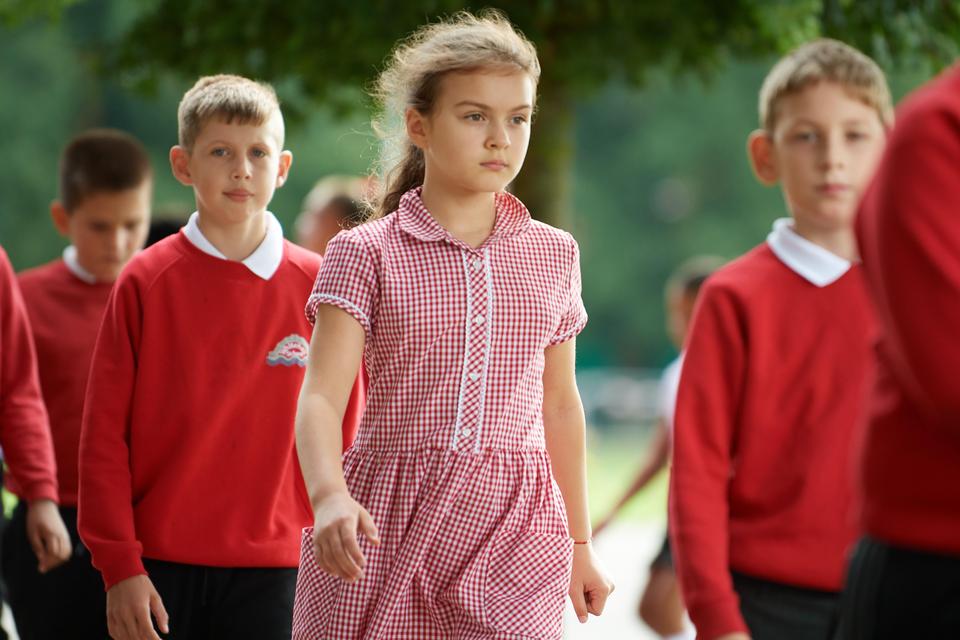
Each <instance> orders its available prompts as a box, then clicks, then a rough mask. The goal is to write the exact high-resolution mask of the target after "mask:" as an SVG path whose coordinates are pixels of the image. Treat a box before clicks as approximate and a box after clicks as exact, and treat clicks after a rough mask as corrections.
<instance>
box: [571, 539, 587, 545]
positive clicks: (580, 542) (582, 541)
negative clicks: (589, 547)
mask: <svg viewBox="0 0 960 640" xmlns="http://www.w3.org/2000/svg"><path fill="white" fill-rule="evenodd" d="M591 540H592V538H587V539H586V540H574V541H573V544H590V541H591Z"/></svg>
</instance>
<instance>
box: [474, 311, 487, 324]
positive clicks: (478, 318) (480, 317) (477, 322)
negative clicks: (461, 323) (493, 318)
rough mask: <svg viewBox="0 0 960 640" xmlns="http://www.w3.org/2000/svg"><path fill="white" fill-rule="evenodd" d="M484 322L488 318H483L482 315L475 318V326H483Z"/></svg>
mask: <svg viewBox="0 0 960 640" xmlns="http://www.w3.org/2000/svg"><path fill="white" fill-rule="evenodd" d="M484 320H486V318H484V317H483V314H482V313H481V314H479V315H476V316H474V317H473V323H474V324H483V321H484Z"/></svg>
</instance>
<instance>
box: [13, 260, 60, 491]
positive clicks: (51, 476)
mask: <svg viewBox="0 0 960 640" xmlns="http://www.w3.org/2000/svg"><path fill="white" fill-rule="evenodd" d="M0 446H2V447H3V455H4V458H5V460H6V462H7V465H8V466H9V467H10V473H11V475H12V476H13V477H14V478H15V479H16V481H17V485H18V486H19V487H20V491H21V492H22V495H21V497H22V498H25V499H26V500H39V499H49V500H53V501H54V502H56V501H57V498H58V493H57V467H56V461H55V458H54V455H53V439H52V437H51V435H50V425H49V422H48V420H47V411H46V409H45V408H44V405H43V397H42V395H41V393H40V379H39V376H38V373H37V354H36V351H35V347H34V343H33V334H32V333H31V331H30V324H29V322H28V320H27V311H26V306H25V305H24V303H23V297H22V296H21V295H20V289H19V288H18V287H17V282H16V279H15V278H14V275H13V268H12V267H11V266H10V261H9V259H8V258H7V254H6V252H5V251H4V250H3V248H0Z"/></svg>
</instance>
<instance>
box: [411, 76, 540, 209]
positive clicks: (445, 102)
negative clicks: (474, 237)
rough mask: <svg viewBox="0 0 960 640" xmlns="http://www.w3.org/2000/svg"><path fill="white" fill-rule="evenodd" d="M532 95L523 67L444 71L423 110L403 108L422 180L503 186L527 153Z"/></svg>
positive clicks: (483, 188) (482, 188)
mask: <svg viewBox="0 0 960 640" xmlns="http://www.w3.org/2000/svg"><path fill="white" fill-rule="evenodd" d="M534 97H535V96H534V84H533V80H532V79H531V78H530V76H529V75H528V74H526V73H523V72H514V73H493V72H490V73H483V72H471V73H449V74H447V75H446V76H445V77H444V78H443V80H442V81H441V86H440V89H439V91H438V95H437V98H436V102H435V104H434V105H433V108H432V110H431V112H430V114H429V115H426V116H425V115H423V114H420V113H419V112H417V111H416V110H413V109H410V110H408V111H407V132H408V134H409V135H410V138H411V140H412V141H413V143H414V144H415V145H417V146H418V147H420V149H422V150H423V153H424V158H425V162H426V174H427V177H428V179H429V180H431V181H434V182H439V183H442V184H443V185H444V188H445V189H450V190H453V191H455V192H461V193H478V192H499V191H503V190H504V189H505V188H506V187H507V185H508V184H510V182H511V181H513V179H514V178H515V177H516V176H517V173H519V171H520V167H521V166H522V165H523V160H524V157H525V156H526V155H527V147H528V145H529V143H530V118H531V112H532V110H533V102H534Z"/></svg>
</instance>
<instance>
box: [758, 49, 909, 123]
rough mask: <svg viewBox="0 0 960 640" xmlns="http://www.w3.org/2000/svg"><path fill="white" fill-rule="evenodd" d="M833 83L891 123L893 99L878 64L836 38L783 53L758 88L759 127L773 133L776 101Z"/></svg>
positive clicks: (884, 121) (775, 118)
mask: <svg viewBox="0 0 960 640" xmlns="http://www.w3.org/2000/svg"><path fill="white" fill-rule="evenodd" d="M823 81H826V82H835V83H837V84H839V85H841V86H842V87H843V88H844V89H846V90H847V91H849V92H851V93H852V94H853V95H855V96H856V97H857V98H858V99H859V100H861V101H863V102H864V103H865V104H867V105H868V106H870V107H872V108H873V109H874V110H875V111H876V112H877V115H878V116H879V117H880V122H881V123H883V126H884V127H886V128H888V129H889V128H890V127H891V126H892V125H893V99H892V98H891V97H890V88H889V87H888V86H887V80H886V78H885V77H884V75H883V71H881V69H880V67H879V66H877V63H876V62H874V61H873V60H871V59H870V58H869V57H868V56H866V55H865V54H863V53H861V52H860V51H857V50H856V49H854V48H853V47H851V46H850V45H847V44H844V43H843V42H840V41H839V40H832V39H830V38H819V39H817V40H813V41H812V42H808V43H807V44H804V45H801V46H799V47H797V48H796V49H794V50H793V51H791V52H790V53H788V54H787V55H785V56H784V57H783V58H781V59H780V61H779V62H777V64H775V65H774V67H773V69H771V70H770V73H768V74H767V77H766V79H765V80H764V81H763V86H762V87H761V88H760V126H761V127H762V128H763V129H764V130H765V131H767V132H772V131H773V128H774V125H775V124H776V120H777V103H779V102H780V100H781V99H782V98H783V97H785V96H788V95H791V94H794V93H797V92H798V91H800V90H801V89H805V88H807V87H808V86H810V85H813V84H816V83H818V82H823Z"/></svg>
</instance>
